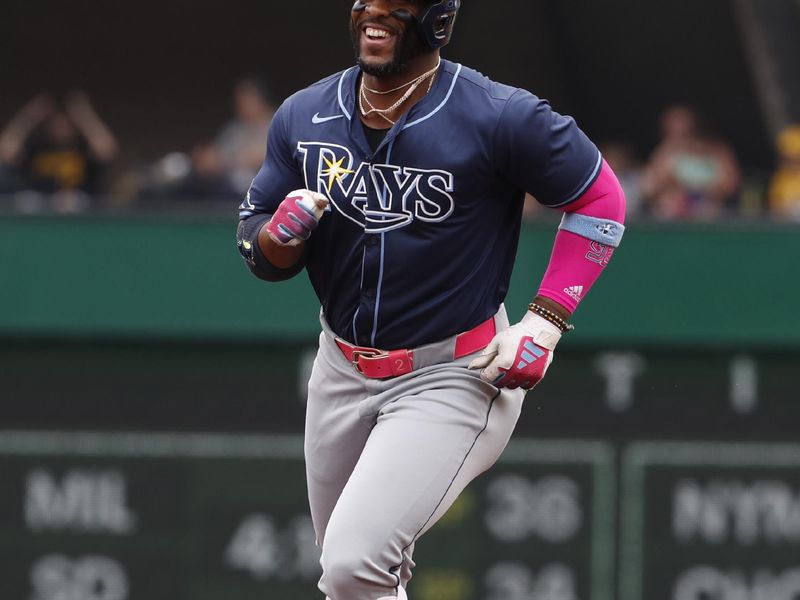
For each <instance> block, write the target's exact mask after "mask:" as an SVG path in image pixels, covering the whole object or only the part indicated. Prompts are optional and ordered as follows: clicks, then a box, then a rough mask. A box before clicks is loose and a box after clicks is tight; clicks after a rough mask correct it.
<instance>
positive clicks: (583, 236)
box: [539, 161, 625, 311]
mask: <svg viewBox="0 0 800 600" xmlns="http://www.w3.org/2000/svg"><path fill="white" fill-rule="evenodd" d="M563 210H564V212H565V213H566V215H565V216H564V220H563V221H562V223H561V227H560V228H559V231H558V233H557V234H556V241H555V244H554V246H553V254H552V256H551V257H550V264H549V265H548V267H547V271H546V272H545V275H544V279H543V280H542V285H541V287H540V288H539V295H540V296H545V297H547V298H550V299H552V300H555V301H556V302H558V303H559V304H561V305H562V306H564V307H566V308H568V309H569V310H570V311H574V310H575V309H576V308H577V307H578V304H579V303H580V302H581V300H583V298H584V297H585V296H586V293H587V292H588V291H589V289H590V288H591V287H592V285H594V282H595V281H597V278H598V277H600V274H601V273H602V272H603V269H604V268H605V267H606V265H607V264H608V262H609V261H610V260H611V256H612V255H613V254H614V250H615V249H616V247H617V246H618V245H619V240H620V239H621V238H622V233H623V232H624V230H625V227H624V222H625V194H624V193H623V191H622V187H621V186H620V184H619V181H617V177H616V175H614V171H612V170H611V167H609V166H608V163H606V162H605V161H603V167H602V169H601V171H600V174H599V175H598V177H597V179H596V180H595V182H594V183H593V184H592V185H591V186H590V187H589V189H588V190H587V191H586V193H584V194H583V196H581V197H580V198H578V200H576V201H575V202H573V203H571V204H569V205H568V206H566V207H565V208H564V209H563Z"/></svg>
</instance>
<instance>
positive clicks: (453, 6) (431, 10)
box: [353, 0, 461, 49]
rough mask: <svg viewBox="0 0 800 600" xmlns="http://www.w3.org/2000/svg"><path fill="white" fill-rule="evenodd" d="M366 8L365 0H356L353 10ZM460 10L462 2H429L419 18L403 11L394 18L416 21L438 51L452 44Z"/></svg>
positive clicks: (443, 0)
mask: <svg viewBox="0 0 800 600" xmlns="http://www.w3.org/2000/svg"><path fill="white" fill-rule="evenodd" d="M366 7H367V3H366V1H365V0H356V3H355V4H354V5H353V10H354V11H362V10H364V9H366ZM459 8H461V0H427V2H425V8H423V9H422V12H421V13H420V15H419V17H418V18H415V17H414V16H413V15H412V14H411V13H410V12H408V11H407V10H402V9H401V10H395V11H393V12H392V16H394V17H395V18H396V19H400V20H401V21H404V22H406V23H411V22H414V21H416V23H417V27H419V30H420V35H422V39H424V40H425V41H426V42H427V43H428V45H429V46H430V47H431V48H434V49H436V48H441V47H442V46H445V45H446V44H447V43H448V42H450V38H451V37H452V36H453V27H454V26H455V24H456V16H457V15H458V9H459Z"/></svg>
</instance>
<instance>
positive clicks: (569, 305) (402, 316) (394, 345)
mask: <svg viewBox="0 0 800 600" xmlns="http://www.w3.org/2000/svg"><path fill="white" fill-rule="evenodd" d="M460 6H461V2H460V0H357V1H356V3H355V4H354V5H353V7H352V13H351V19H350V33H351V36H352V39H353V44H354V47H355V51H356V56H357V65H356V66H353V67H351V68H349V69H347V70H345V71H343V72H341V73H337V74H335V75H332V76H330V77H328V78H326V79H323V80H322V81H320V82H318V83H316V84H314V85H312V86H311V87H309V88H307V89H305V90H302V91H300V92H298V93H297V94H295V95H294V96H292V97H291V98H289V99H288V100H287V101H286V102H285V103H284V104H283V105H282V106H281V108H280V109H279V110H278V112H277V113H276V115H275V118H274V121H273V123H272V127H271V130H270V134H269V140H268V149H267V158H266V160H265V162H264V166H263V167H262V169H261V171H260V172H259V174H258V176H257V177H256V178H255V180H254V181H253V184H252V186H251V188H250V190H249V192H248V194H247V198H246V200H245V201H244V203H243V204H242V206H241V207H240V218H241V221H240V224H239V229H238V244H239V250H240V252H241V254H242V256H243V257H244V259H245V260H246V262H247V263H248V265H249V267H250V269H251V270H252V271H253V273H254V274H255V275H256V276H258V277H260V278H262V279H265V280H267V281H280V280H285V279H288V278H290V277H293V276H294V275H296V274H298V273H299V272H300V271H301V270H303V269H305V270H306V271H307V272H308V276H309V278H310V280H311V283H312V284H313V287H314V290H315V292H316V294H317V295H318V297H319V300H320V303H321V305H322V311H321V316H320V322H321V326H322V333H321V335H320V338H319V352H318V354H317V357H316V360H315V361H314V368H313V372H312V376H311V380H310V382H309V392H308V408H307V416H306V432H305V457H306V466H307V480H308V494H309V503H310V508H311V513H312V517H313V521H314V527H315V530H316V535H317V540H318V543H319V544H320V545H321V547H322V559H321V562H322V568H323V575H322V578H321V580H320V584H319V587H320V589H321V590H322V592H323V593H324V594H325V595H326V597H327V598H328V599H329V600H386V599H394V598H401V599H404V598H406V597H407V596H406V592H405V588H406V585H407V583H408V581H409V579H410V578H411V570H412V567H413V566H414V563H413V561H412V554H413V549H414V545H415V543H416V542H417V541H418V540H419V539H420V537H421V536H422V535H423V534H424V533H425V532H426V531H427V530H428V529H430V527H432V526H433V525H434V523H436V521H437V520H438V519H439V518H440V517H441V516H442V515H443V514H444V513H445V512H446V511H447V509H448V508H449V507H450V506H451V504H452V503H453V501H454V500H455V499H456V498H457V496H458V495H459V493H460V492H461V491H462V490H463V489H464V487H465V486H466V485H467V484H468V483H469V482H470V481H471V480H472V479H474V478H475V477H476V476H477V475H478V474H480V473H481V472H483V471H485V470H486V469H488V468H489V467H490V466H491V465H492V464H494V463H495V461H496V460H497V458H498V457H499V455H500V453H501V452H502V451H503V448H504V447H505V446H506V444H507V442H508V440H509V438H510V436H511V433H512V431H513V429H514V426H515V424H516V422H517V418H518V416H519V414H520V410H521V409H522V404H523V398H524V394H525V391H526V390H529V389H531V388H533V387H534V386H535V385H536V384H537V383H538V382H539V381H540V380H541V379H542V377H543V376H544V374H545V372H546V371H547V368H548V366H549V365H550V363H551V361H552V360H553V352H554V350H555V348H556V344H557V343H558V341H559V339H560V338H561V336H562V335H563V334H564V333H565V332H568V331H570V330H571V329H572V325H570V324H569V323H568V319H569V317H570V315H571V314H572V312H573V311H574V310H575V308H576V307H577V306H578V304H579V303H580V302H581V301H582V300H583V298H584V297H585V295H586V293H587V292H588V291H589V289H590V288H591V286H592V284H593V283H594V282H595V281H596V279H597V278H598V276H599V275H600V274H601V272H602V271H603V269H604V268H605V266H606V265H607V264H608V262H609V259H610V258H611V256H612V253H613V252H614V249H615V248H616V247H617V246H618V244H619V242H620V239H621V237H622V234H623V231H624V226H623V221H624V213H625V201H624V197H623V194H622V191H621V188H620V186H619V184H618V182H617V180H616V178H615V176H614V174H613V173H612V171H611V170H610V169H609V167H608V165H607V164H606V163H605V162H604V160H603V159H602V157H601V155H600V153H599V152H598V150H597V148H596V147H595V145H594V144H593V143H592V142H590V141H589V139H588V138H587V137H586V136H585V135H584V134H583V133H582V132H581V130H580V129H579V128H578V127H577V125H576V123H575V121H574V120H572V119H571V118H568V117H564V116H561V115H559V114H557V113H556V112H554V111H553V110H551V108H550V106H549V104H548V103H547V102H546V101H543V100H540V99H539V98H537V97H536V96H534V95H532V94H531V93H529V92H527V91H524V90H521V89H516V88H513V87H509V86H505V85H500V84H498V83H495V82H493V81H491V80H489V79H487V78H486V77H484V76H483V75H481V74H479V73H477V72H475V71H473V70H471V69H469V68H467V67H464V66H462V65H460V64H455V63H453V62H448V61H446V60H443V59H441V58H440V48H441V47H442V46H444V45H445V44H447V43H448V41H449V40H450V37H451V34H452V32H453V26H454V22H455V20H456V16H457V14H458V11H459V9H460ZM525 192H529V193H531V194H532V195H533V196H534V197H535V198H536V199H537V200H538V201H539V202H540V203H542V204H544V205H545V206H548V207H551V208H553V209H555V210H558V211H561V212H562V213H564V217H563V220H562V222H561V226H560V227H559V230H558V232H557V234H556V238H555V243H554V248H553V253H552V256H551V260H550V264H549V267H548V269H547V271H546V273H545V275H544V279H543V281H542V283H541V285H540V287H539V290H538V294H537V295H536V296H535V297H534V300H533V302H532V303H531V304H530V307H529V310H528V311H526V313H525V315H524V316H523V317H522V318H521V320H519V322H516V324H514V325H509V320H508V317H507V316H506V312H505V309H504V307H503V299H504V297H505V295H506V292H507V289H508V284H509V279H510V275H511V270H512V267H513V265H514V258H515V253H516V248H517V242H518V238H519V231H520V221H521V214H522V205H523V197H524V195H525Z"/></svg>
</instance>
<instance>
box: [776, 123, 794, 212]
mask: <svg viewBox="0 0 800 600" xmlns="http://www.w3.org/2000/svg"><path fill="white" fill-rule="evenodd" d="M777 145H778V157H779V161H780V162H779V164H778V169H777V171H775V175H773V177H772V181H771V183H770V186H769V211H770V214H771V215H773V216H775V217H777V218H780V219H791V220H794V221H800V125H792V126H791V127H787V128H786V129H785V130H784V131H783V132H782V133H781V134H780V136H778V144H777Z"/></svg>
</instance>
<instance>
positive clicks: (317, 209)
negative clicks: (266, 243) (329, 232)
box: [267, 190, 328, 246]
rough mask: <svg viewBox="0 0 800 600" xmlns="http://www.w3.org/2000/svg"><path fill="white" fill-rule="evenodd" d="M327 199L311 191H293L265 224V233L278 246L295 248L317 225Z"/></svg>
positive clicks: (326, 205) (325, 206)
mask: <svg viewBox="0 0 800 600" xmlns="http://www.w3.org/2000/svg"><path fill="white" fill-rule="evenodd" d="M327 207H328V199H327V198H326V197H325V196H323V195H322V194H318V193H316V192H312V191H311V190H295V191H293V192H291V193H290V194H289V195H288V196H286V198H285V199H284V200H283V202H281V203H280V205H279V206H278V210H276V211H275V214H274V215H273V216H272V219H271V220H270V222H269V223H268V224H267V233H269V237H270V238H272V239H273V240H274V241H276V242H277V243H279V244H283V245H284V246H297V245H299V244H300V243H301V242H303V241H305V240H307V239H308V238H309V236H310V235H311V232H312V231H314V229H316V227H317V225H319V221H320V219H321V218H322V215H323V214H325V209H326V208H327Z"/></svg>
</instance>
